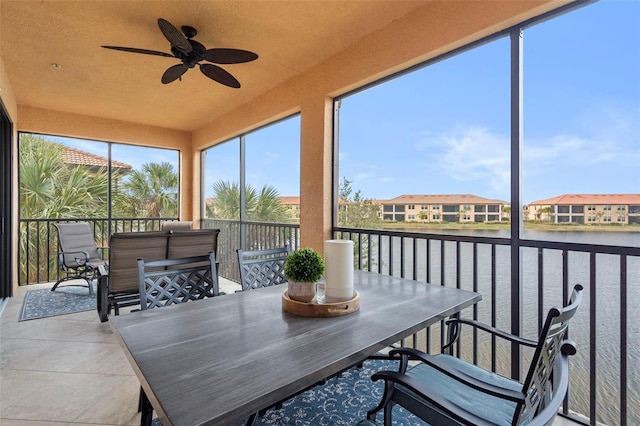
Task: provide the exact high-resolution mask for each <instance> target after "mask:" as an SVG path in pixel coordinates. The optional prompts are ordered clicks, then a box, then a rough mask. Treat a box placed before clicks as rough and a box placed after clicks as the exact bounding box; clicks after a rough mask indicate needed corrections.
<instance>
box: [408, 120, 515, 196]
mask: <svg viewBox="0 0 640 426" xmlns="http://www.w3.org/2000/svg"><path fill="white" fill-rule="evenodd" d="M415 148H416V150H417V151H421V152H422V151H424V152H427V155H428V156H429V157H432V158H431V159H429V163H428V164H426V165H425V167H427V168H430V169H432V170H433V169H434V168H435V169H436V171H437V172H438V173H444V174H445V175H447V176H449V177H450V178H452V179H455V180H457V181H474V182H478V181H484V182H487V183H488V184H489V185H490V186H491V188H492V189H494V190H498V191H499V190H504V189H505V188H508V187H509V184H510V178H509V176H510V171H509V170H510V157H509V139H508V138H507V137H506V136H502V135H497V134H493V133H491V132H490V131H489V130H488V129H486V128H484V127H480V126H472V127H467V128H462V127H460V126H459V127H456V128H454V129H453V130H452V131H451V132H450V133H447V134H439V135H433V136H432V135H428V136H427V137H426V138H425V139H422V140H421V141H420V142H419V143H418V144H416V146H415Z"/></svg>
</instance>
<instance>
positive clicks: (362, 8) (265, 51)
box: [0, 0, 425, 131]
mask: <svg viewBox="0 0 640 426" xmlns="http://www.w3.org/2000/svg"><path fill="white" fill-rule="evenodd" d="M424 4H425V2H424V1H416V2H404V1H393V2H392V1H50V0H49V1H37V2H35V1H23V0H20V1H8V0H0V8H1V9H0V18H1V20H2V21H1V22H2V25H1V26H0V40H1V42H0V54H1V55H2V58H3V61H4V66H5V71H6V73H7V76H8V79H9V82H10V83H11V86H12V89H13V92H14V94H15V98H16V102H17V103H18V104H19V105H23V106H30V107H37V108H43V109H49V110H55V111H64V112H71V113H78V114H84V115H89V116H96V117H105V118H111V119H116V120H124V121H132V122H136V123H142V124H148V125H153V126H159V127H166V128H172V129H177V130H185V131H193V130H196V129H198V128H200V127H201V126H203V125H205V124H207V123H209V122H211V121H212V120H213V119H214V118H216V117H218V116H220V115H222V114H224V113H226V112H228V111H231V110H233V109H235V108H236V107H238V106H239V105H242V104H244V103H245V102H248V101H250V100H251V99H254V98H256V97H257V96H259V95H261V94H263V93H265V92H266V91H268V90H269V89H272V88H274V87H275V86H277V85H279V84H281V83H282V82H284V81H286V80H288V79H290V78H292V77H295V76H297V75H298V74H300V73H302V72H304V71H305V70H308V69H309V68H310V67H312V66H314V65H317V64H318V63H320V62H322V61H323V60H325V59H327V58H329V57H331V56H332V55H334V54H336V53H337V52H340V51H342V50H344V49H345V48H346V47H348V46H349V45H351V44H352V43H354V42H356V41H357V40H359V39H361V38H362V37H364V36H365V35H367V34H369V33H372V32H374V31H376V30H377V29H379V28H382V27H384V26H386V25H388V24H389V23H390V22H392V21H393V20H396V19H398V18H399V17H401V16H404V15H406V14H407V13H409V12H411V11H412V10H413V9H415V8H417V7H420V6H423V5H424ZM158 18H164V19H166V20H168V21H169V22H171V23H172V24H173V25H175V26H176V27H177V28H180V27H181V26H182V25H190V26H193V27H195V28H196V29H197V30H198V35H197V36H196V37H194V40H197V41H199V42H200V43H202V44H204V45H205V46H206V47H207V48H213V47H229V48H236V49H244V50H249V51H252V52H256V53H257V54H258V55H259V56H260V57H259V59H258V60H256V61H254V62H249V63H244V64H233V65H222V67H223V68H224V69H225V70H227V71H229V72H230V73H231V74H233V75H234V76H235V77H236V78H237V79H238V80H239V81H240V83H241V84H242V88H240V89H232V88H229V87H226V86H223V85H221V84H218V83H216V82H214V81H213V80H210V79H208V78H207V77H205V76H204V75H203V74H202V73H201V72H200V71H199V70H197V69H195V68H194V69H191V70H189V71H187V73H186V74H185V75H184V76H183V78H182V81H175V82H173V83H170V84H168V85H164V84H162V83H161V82H160V77H161V76H162V74H163V73H164V71H165V70H166V69H167V68H168V67H170V66H172V65H175V64H177V63H179V61H178V60H177V59H174V58H166V57H161V56H151V55H142V54H135V53H128V52H120V51H114V50H107V49H103V48H101V47H100V46H101V45H115V46H127V47H136V48H142V49H150V50H158V51H163V52H167V53H169V51H170V50H169V49H170V48H169V43H168V41H167V40H166V39H165V38H164V36H163V35H162V33H161V32H160V30H159V28H158V24H157V19H158ZM52 64H58V65H59V68H57V69H56V68H54V67H53V66H52Z"/></svg>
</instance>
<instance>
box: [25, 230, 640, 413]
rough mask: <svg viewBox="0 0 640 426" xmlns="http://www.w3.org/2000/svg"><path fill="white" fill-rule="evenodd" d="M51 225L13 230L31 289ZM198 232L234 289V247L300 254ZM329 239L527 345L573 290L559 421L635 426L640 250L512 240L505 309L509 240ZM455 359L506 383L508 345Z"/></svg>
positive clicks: (285, 239)
mask: <svg viewBox="0 0 640 426" xmlns="http://www.w3.org/2000/svg"><path fill="white" fill-rule="evenodd" d="M74 220H75V219H74ZM77 220H80V219H77ZM82 220H85V219H82ZM162 220H164V219H157V220H154V221H150V222H148V221H145V220H144V219H118V220H115V219H114V220H113V221H112V227H113V228H112V229H118V230H126V231H134V232H135V231H138V230H152V229H158V227H159V223H160V221H162ZM87 221H89V222H90V223H92V225H93V227H94V229H96V240H97V241H98V243H99V245H100V243H103V245H106V243H107V240H108V238H107V236H108V235H109V232H107V231H108V224H107V220H106V219H104V220H102V219H101V220H94V219H89V220H87ZM52 222H53V221H46V220H37V221H36V220H34V221H22V222H21V264H22V262H24V260H23V259H27V258H28V259H31V260H32V261H31V264H33V263H34V261H37V262H41V263H43V264H44V265H45V269H42V268H39V269H38V271H39V272H38V273H39V274H40V275H39V277H40V278H39V280H40V281H46V280H47V279H46V278H45V277H49V278H48V279H49V280H51V279H52V275H55V274H56V271H57V268H56V267H55V263H54V264H53V268H51V267H50V266H46V265H48V261H49V260H50V259H53V260H54V261H55V251H56V245H55V240H54V238H55V230H52V225H51V223H52ZM201 226H202V227H203V228H218V229H220V230H221V232H220V236H219V241H218V261H219V262H220V275H221V276H223V277H225V278H228V279H231V280H234V281H236V282H237V281H239V277H238V275H239V274H238V266H237V256H236V249H237V248H238V247H240V246H241V241H245V248H246V249H249V250H251V249H265V248H272V247H277V246H281V245H284V244H290V245H291V247H292V249H298V248H299V247H300V228H299V226H298V225H291V224H279V223H262V222H260V223H258V222H244V223H241V222H239V221H231V220H218V219H205V220H203V221H202V224H201ZM334 238H340V239H351V240H353V241H354V246H355V259H354V260H355V263H356V265H355V267H356V268H359V269H366V270H371V271H374V272H378V273H381V274H387V275H393V276H400V277H405V278H410V279H415V280H418V281H424V282H429V283H432V284H437V285H443V286H448V287H456V288H462V289H468V290H473V291H477V292H480V293H481V294H482V295H483V300H482V302H480V303H479V304H477V305H476V306H474V307H473V308H471V309H469V312H465V313H464V314H465V315H467V316H471V317H473V318H475V319H478V320H480V321H483V322H486V323H489V324H491V325H493V326H496V327H498V328H501V329H504V330H510V328H511V323H512V320H513V316H514V315H516V316H517V317H518V319H519V321H518V322H519V323H520V324H522V331H523V335H524V336H525V337H529V338H536V336H537V333H538V330H539V329H540V327H541V325H542V322H543V320H544V316H545V314H546V312H547V310H548V309H549V308H550V307H552V306H557V305H560V304H561V303H562V301H563V300H566V298H567V296H568V294H569V292H570V290H571V288H572V286H573V285H574V284H575V283H580V284H582V285H583V286H584V287H585V294H584V297H583V306H582V307H581V309H580V311H579V312H578V314H577V316H576V318H574V322H573V323H572V326H571V327H570V337H571V338H572V339H573V340H574V341H575V342H576V344H577V347H578V353H577V355H575V356H574V357H572V360H571V383H570V388H569V393H568V396H567V399H566V401H565V404H564V407H563V415H565V416H567V417H570V418H572V419H574V420H577V421H579V422H581V423H584V424H596V423H604V424H611V425H613V424H615V425H632V424H640V413H639V412H638V410H637V409H636V407H638V406H640V390H639V389H640V377H639V376H638V374H636V372H635V369H634V368H633V366H635V365H639V364H640V343H639V341H638V339H636V338H634V337H633V336H634V335H635V334H637V332H638V324H639V323H640V316H639V314H638V312H639V311H638V310H635V309H633V307H634V305H637V304H640V247H636V246H635V245H634V246H622V245H601V244H579V243H566V242H554V241H543V240H533V239H528V240H520V246H521V247H522V248H521V262H522V265H521V270H522V283H521V291H520V300H519V301H518V302H517V303H516V304H515V306H512V302H511V294H512V289H511V277H510V274H511V265H510V259H511V257H510V251H511V240H510V239H509V238H494V237H486V236H469V235H439V234H426V233H413V232H398V231H382V230H362V229H351V228H336V229H335V230H334ZM26 241H30V242H33V241H35V243H33V244H31V243H30V244H29V245H28V247H30V251H26V250H25V251H23V249H22V248H23V246H25V244H26ZM23 256H26V257H23ZM47 256H48V257H47ZM48 259H49V260H48ZM37 264H38V263H37ZM46 268H51V269H52V271H50V270H49V269H46ZM30 273H31V274H33V272H31V271H30ZM29 276H32V275H29ZM33 276H35V274H34V275H33ZM30 282H34V281H33V280H32V281H30ZM442 330H443V324H442V323H440V324H436V325H434V326H432V327H430V328H428V329H426V330H424V331H422V332H421V333H417V334H416V335H414V336H412V337H410V338H408V339H405V340H404V341H403V342H402V343H403V344H404V345H408V346H413V347H417V348H419V349H422V350H425V351H428V352H432V353H433V352H436V353H437V352H438V351H439V348H440V346H441V345H442V343H443V342H444V339H445V336H444V333H443V331H442ZM634 333H635V334H634ZM457 351H458V354H459V355H460V356H461V357H462V358H464V359H466V360H470V361H473V362H475V363H477V364H478V365H481V366H483V367H485V368H487V369H491V370H493V371H496V372H498V373H500V374H503V375H505V376H511V375H512V374H511V366H512V360H511V350H510V346H508V345H505V344H503V343H502V342H500V341H496V340H493V339H485V338H484V337H483V336H482V335H481V334H475V333H469V334H466V335H465V334H463V336H462V339H461V344H460V345H458V348H457ZM530 355H531V354H528V353H524V354H522V356H521V359H520V360H519V361H520V362H521V363H522V365H527V361H528V360H529V359H530ZM630 366H631V368H629V367H630Z"/></svg>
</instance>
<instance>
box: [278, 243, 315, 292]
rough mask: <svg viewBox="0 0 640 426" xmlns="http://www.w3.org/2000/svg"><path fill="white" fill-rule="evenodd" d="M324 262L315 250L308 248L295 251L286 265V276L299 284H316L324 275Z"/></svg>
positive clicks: (288, 258)
mask: <svg viewBox="0 0 640 426" xmlns="http://www.w3.org/2000/svg"><path fill="white" fill-rule="evenodd" d="M324 267H325V265H324V260H323V259H322V256H320V254H319V253H318V252H317V251H315V250H314V249H312V248H310V247H307V248H303V249H300V250H297V251H294V252H293V253H291V254H290V255H289V257H287V261H286V262H285V264H284V275H285V277H287V279H288V280H291V281H295V282H299V283H314V282H316V281H318V280H319V279H320V278H322V274H324Z"/></svg>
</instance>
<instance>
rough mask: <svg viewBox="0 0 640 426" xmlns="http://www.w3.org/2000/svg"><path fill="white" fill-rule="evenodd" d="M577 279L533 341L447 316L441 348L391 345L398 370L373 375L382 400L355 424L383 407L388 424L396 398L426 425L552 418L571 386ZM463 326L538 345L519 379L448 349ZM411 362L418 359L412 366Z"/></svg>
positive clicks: (536, 421) (370, 419)
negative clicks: (570, 333)
mask: <svg viewBox="0 0 640 426" xmlns="http://www.w3.org/2000/svg"><path fill="white" fill-rule="evenodd" d="M581 292H582V286H581V285H579V284H578V285H576V286H575V287H574V289H573V292H572V294H571V298H570V300H569V303H568V305H567V306H566V307H564V308H552V309H551V310H550V311H549V313H548V314H547V319H546V321H545V323H544V326H543V327H542V330H541V332H540V336H539V339H538V341H533V340H528V339H523V338H521V337H518V336H514V335H512V334H509V333H505V332H503V331H500V330H498V329H496V328H494V327H490V326H488V325H484V324H482V323H479V322H478V321H472V320H466V319H459V318H456V319H451V320H448V321H447V324H448V327H449V342H448V343H447V344H446V345H445V346H444V347H443V354H440V355H436V356H433V355H429V354H426V353H424V352H421V351H418V350H416V349H412V348H400V349H394V350H392V351H391V355H392V356H395V357H399V359H400V365H399V370H398V371H397V372H394V371H381V372H378V373H376V374H374V375H373V376H371V378H372V380H373V381H376V380H384V384H385V389H384V394H383V396H382V401H381V402H380V404H378V405H377V406H376V407H375V408H373V409H372V410H370V411H369V412H368V413H367V420H364V421H362V422H360V423H359V425H360V426H365V425H372V424H374V423H372V422H373V421H374V420H375V417H376V414H377V413H378V411H380V410H381V409H384V424H385V425H391V422H392V419H391V412H392V408H393V406H394V404H399V405H401V406H402V407H404V408H406V409H407V410H409V411H410V412H411V413H413V414H415V415H416V416H418V417H420V418H421V419H423V420H424V421H426V422H428V423H430V424H437V425H454V424H455V425H458V424H462V425H496V424H497V425H522V424H528V425H547V424H550V423H552V422H553V420H554V418H555V416H556V414H557V412H558V409H559V408H560V406H561V405H562V401H563V399H564V396H565V394H566V392H567V388H568V385H569V356H570V355H574V354H575V353H576V348H575V345H574V343H573V342H572V341H570V340H567V339H566V331H567V327H568V325H569V320H570V319H571V318H572V317H573V316H574V314H575V313H576V310H577V309H578V306H579V305H580V301H581V298H582V293H581ZM462 325H470V326H472V327H474V328H477V329H479V330H483V331H486V332H488V333H490V334H491V335H493V336H496V337H500V338H503V339H506V340H508V341H510V342H514V343H517V344H519V345H523V346H526V347H530V348H535V352H534V354H533V357H532V360H531V364H530V366H529V371H528V373H527V376H526V379H525V380H524V382H523V383H521V382H519V381H516V380H513V379H509V378H506V377H504V376H500V375H498V374H496V373H493V372H490V371H487V370H484V369H482V368H480V367H478V366H476V365H473V364H470V363H468V362H466V361H463V360H461V359H459V358H456V357H454V356H452V354H453V347H454V344H455V342H456V341H457V340H458V337H459V336H460V328H461V326H462ZM410 361H417V362H418V363H417V364H416V365H414V366H413V367H409V362H410Z"/></svg>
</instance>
